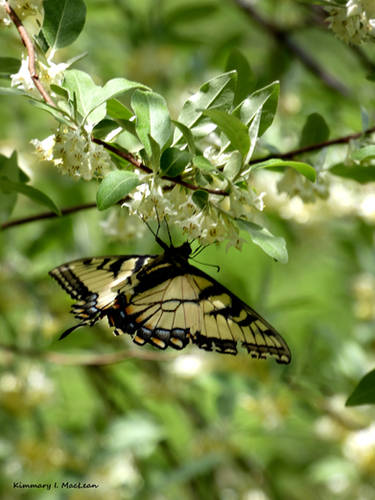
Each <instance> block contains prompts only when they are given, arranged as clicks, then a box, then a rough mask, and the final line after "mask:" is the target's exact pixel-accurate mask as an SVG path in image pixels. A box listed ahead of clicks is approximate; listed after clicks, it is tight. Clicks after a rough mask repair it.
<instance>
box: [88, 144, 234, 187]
mask: <svg viewBox="0 0 375 500" xmlns="http://www.w3.org/2000/svg"><path fill="white" fill-rule="evenodd" d="M92 141H93V142H95V143H96V144H100V145H101V146H103V148H105V149H107V150H108V151H111V152H112V153H114V154H115V155H117V156H120V158H123V159H124V160H126V161H128V162H129V163H131V164H132V165H133V166H134V167H136V168H139V169H140V170H142V171H143V172H145V173H146V174H152V173H153V170H152V169H151V168H150V167H147V165H144V164H143V163H142V162H140V161H139V160H137V159H136V158H135V157H134V156H133V155H132V154H130V153H127V152H126V151H123V150H121V149H119V148H116V146H114V145H113V144H109V143H108V142H105V141H102V140H101V139H97V138H95V137H92ZM161 179H164V180H166V181H170V182H173V183H174V184H180V185H181V186H184V187H186V188H188V189H191V190H192V191H198V189H199V190H201V191H206V192H207V193H210V194H216V195H219V196H228V192H227V191H224V190H222V189H209V188H205V187H202V186H196V185H194V184H191V183H190V182H186V181H184V180H183V179H181V177H179V176H177V177H169V175H162V176H161Z"/></svg>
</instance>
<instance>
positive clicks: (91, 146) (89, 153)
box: [31, 125, 113, 181]
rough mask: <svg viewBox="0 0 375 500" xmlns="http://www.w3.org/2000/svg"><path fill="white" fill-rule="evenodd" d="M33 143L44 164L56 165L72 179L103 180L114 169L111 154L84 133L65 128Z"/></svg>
mask: <svg viewBox="0 0 375 500" xmlns="http://www.w3.org/2000/svg"><path fill="white" fill-rule="evenodd" d="M31 142H32V144H33V145H34V147H35V149H36V152H37V154H38V155H39V157H40V158H41V159H42V160H46V161H52V162H53V163H54V165H56V166H57V167H58V168H59V169H60V171H61V172H62V173H63V174H66V175H70V176H72V177H82V178H83V179H84V180H86V181H88V180H91V179H93V178H99V179H100V178H102V177H103V176H104V175H105V174H106V173H107V172H109V171H110V170H111V169H112V168H113V165H112V161H111V157H110V155H109V153H108V152H107V151H106V150H105V149H104V148H103V146H101V145H99V144H95V143H94V142H92V141H91V140H90V137H89V136H88V134H86V132H85V131H84V130H82V129H72V128H69V127H67V126H65V125H62V126H60V128H59V130H58V132H57V133H56V134H55V135H52V136H49V137H47V138H46V139H44V140H43V141H38V140H37V139H33V140H32V141H31Z"/></svg>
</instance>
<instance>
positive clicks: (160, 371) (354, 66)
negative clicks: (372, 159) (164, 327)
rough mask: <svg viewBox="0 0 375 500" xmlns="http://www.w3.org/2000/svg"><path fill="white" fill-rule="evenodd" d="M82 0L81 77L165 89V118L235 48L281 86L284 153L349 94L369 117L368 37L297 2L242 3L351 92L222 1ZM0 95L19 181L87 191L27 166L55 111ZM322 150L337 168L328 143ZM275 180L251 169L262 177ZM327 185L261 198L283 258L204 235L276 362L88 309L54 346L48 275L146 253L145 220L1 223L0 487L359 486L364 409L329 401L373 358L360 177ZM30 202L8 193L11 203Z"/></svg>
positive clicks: (368, 462)
mask: <svg viewBox="0 0 375 500" xmlns="http://www.w3.org/2000/svg"><path fill="white" fill-rule="evenodd" d="M86 3H87V8H88V12H87V20H86V27H85V29H84V31H83V33H82V35H81V36H80V38H79V40H78V42H77V43H76V44H75V45H74V46H73V48H69V49H67V53H66V59H67V58H71V57H73V56H75V55H78V54H80V53H82V52H85V51H87V56H86V57H85V58H84V59H82V60H80V61H79V63H77V66H78V67H79V68H81V69H84V70H86V71H88V72H90V73H91V74H93V75H94V78H95V79H96V80H97V82H98V83H103V82H104V81H106V80H108V79H110V78H113V77H116V76H124V77H126V78H129V79H132V80H136V81H140V82H142V83H144V84H146V85H149V86H151V87H153V88H154V89H155V90H156V91H159V92H162V93H163V95H165V96H166V98H167V100H168V103H169V106H170V108H171V112H172V114H173V113H174V112H175V111H176V110H178V109H179V108H180V105H181V103H182V102H183V101H184V99H185V98H186V96H187V95H189V93H190V92H191V91H192V90H195V89H196V88H197V87H198V86H199V84H200V83H201V82H202V81H204V80H206V79H207V78H208V77H210V76H213V75H215V74H217V73H218V72H221V71H223V70H224V69H225V65H226V60H227V57H228V54H229V52H230V50H231V49H232V48H234V47H235V48H239V49H241V51H242V52H243V53H244V54H245V55H246V57H247V59H248V60H249V61H250V64H251V67H252V70H253V73H254V81H256V87H259V86H261V85H262V84H267V83H269V82H270V81H272V80H274V79H279V80H280V82H281V95H280V103H279V110H278V115H277V119H276V123H275V124H274V125H273V126H272V127H271V129H270V130H269V131H267V135H266V142H267V141H268V143H272V144H277V145H278V148H279V149H280V150H281V151H287V150H289V149H292V148H296V147H298V145H299V144H300V143H301V139H300V135H301V133H302V130H303V127H304V124H305V122H306V118H307V117H308V116H309V115H310V114H311V113H319V114H320V115H322V116H323V117H324V120H325V122H326V123H327V124H328V126H329V129H330V137H331V138H332V137H338V136H340V135H344V134H349V133H353V132H355V131H358V130H360V128H361V108H362V109H366V110H367V115H368V120H369V122H370V124H371V123H373V118H374V112H373V109H374V97H373V96H374V83H373V82H372V81H370V80H366V75H367V74H368V73H369V67H368V62H369V61H371V60H373V61H375V49H374V46H371V45H369V46H367V45H365V46H363V47H362V48H361V54H362V56H363V57H359V55H358V53H356V52H355V51H354V50H353V49H351V48H350V47H346V46H344V45H343V44H341V43H340V42H338V41H337V40H336V39H334V37H333V35H332V34H331V33H329V32H328V31H327V30H326V28H325V26H324V25H322V24H320V23H319V22H317V20H316V19H317V13H318V14H319V11H318V10H317V8H316V6H314V5H312V4H306V5H305V4H304V3H303V2H297V1H292V0H282V1H277V0H263V1H262V2H258V3H256V7H257V9H259V11H260V12H261V13H262V15H264V16H268V17H269V18H272V20H273V21H274V22H277V23H278V25H279V26H281V27H282V28H283V29H285V30H287V33H288V34H290V36H291V37H293V40H294V41H295V43H298V44H300V46H302V47H304V49H305V50H306V51H307V52H309V53H310V54H311V55H313V56H314V58H316V59H317V61H318V62H319V64H321V65H322V67H323V68H324V70H325V71H327V72H328V73H330V74H331V75H334V76H335V77H336V78H337V79H338V80H339V81H340V82H341V83H342V84H344V85H345V87H346V88H347V89H349V95H345V96H343V95H341V94H340V93H339V92H336V91H335V90H334V89H332V88H328V87H327V86H326V85H325V84H324V83H323V82H322V81H321V80H319V79H318V78H317V77H316V76H315V75H313V74H311V73H310V72H309V71H308V70H307V69H306V68H305V67H304V66H303V65H302V64H301V61H299V60H297V59H296V58H295V56H293V54H291V53H290V52H288V51H287V50H286V49H285V47H284V46H283V45H282V44H278V43H275V40H274V39H273V38H272V37H271V36H270V33H268V32H267V31H265V30H264V29H262V28H260V27H259V26H258V25H257V24H256V23H254V22H253V21H252V20H251V19H250V18H249V17H248V16H247V15H246V14H245V13H244V12H243V11H242V10H240V9H239V8H238V5H237V4H236V2H235V1H231V0H228V1H226V2H221V1H219V0H210V1H207V2H198V1H196V2H194V3H191V2H188V1H187V0H164V1H163V0H137V1H135V0H132V1H125V0H112V1H108V0H106V1H103V0H87V2H86ZM13 36H14V38H13V39H12V40H11V43H9V40H10V39H9V33H6V34H4V33H3V32H2V31H0V43H1V44H6V45H5V46H6V52H7V54H6V55H7V56H9V57H19V51H20V42H19V40H18V38H17V36H16V34H15V33H14V35H13ZM3 46H4V45H3ZM68 50H69V52H68ZM72 51H73V52H74V53H72ZM364 60H366V61H367V63H366V65H364V62H363V61H364ZM0 100H1V104H2V105H1V108H0V113H1V120H0V130H1V134H0V137H1V142H0V146H1V148H2V151H3V152H4V153H6V154H9V153H10V152H11V150H13V149H17V150H18V151H20V153H21V161H20V163H21V166H22V168H23V169H24V170H25V172H26V173H27V174H28V175H29V176H30V177H32V179H33V185H35V186H36V187H38V188H39V189H41V190H42V191H43V192H47V193H49V194H50V196H51V198H52V199H53V200H54V201H55V203H56V204H57V205H58V206H59V207H67V206H71V205H77V204H79V203H85V202H90V201H93V200H94V198H95V191H96V185H95V183H94V182H92V183H84V182H80V183H78V182H75V181H74V180H72V179H71V178H67V177H62V176H60V175H59V174H58V173H57V172H56V171H55V170H54V169H53V168H52V167H50V166H46V165H42V164H41V165H36V164H35V158H34V157H33V156H32V148H31V146H30V145H29V141H30V140H31V139H32V138H34V137H38V138H39V139H42V138H44V137H45V136H47V135H49V134H50V133H51V132H50V131H51V128H52V127H53V122H52V120H51V121H49V120H50V118H46V115H45V114H42V113H41V111H40V110H38V109H34V108H32V107H31V106H29V105H28V104H27V102H26V101H23V100H16V99H13V100H12V101H10V99H9V98H8V97H6V96H5V97H4V96H0ZM10 102H11V106H10V105H9V103H10ZM362 116H363V114H362ZM308 142H309V141H308V138H306V137H304V142H303V143H304V144H306V143H308ZM315 154H316V153H315ZM327 156H328V157H330V158H331V159H333V160H334V163H339V162H340V161H342V159H343V152H342V149H340V147H337V148H335V149H330V150H329V151H328V152H327ZM257 175H258V174H257ZM278 175H279V174H277V173H270V172H267V173H266V174H265V173H260V174H259V179H257V183H258V185H259V189H261V186H262V183H263V184H266V185H267V186H268V187H269V186H270V185H273V184H275V182H276V181H277V179H278V178H279V177H278ZM331 182H332V185H331V197H330V198H329V199H328V200H327V201H322V200H320V201H319V202H316V203H315V204H303V203H302V202H301V201H300V200H299V199H296V198H293V199H292V200H290V199H289V198H288V197H287V196H286V195H285V194H283V195H276V194H274V195H272V194H269V195H268V196H267V197H266V205H267V209H266V212H267V215H268V217H269V225H270V226H271V229H272V230H273V232H274V234H280V235H282V236H284V237H285V238H286V240H287V243H288V249H289V263H288V264H286V265H281V264H278V263H275V262H272V260H271V259H270V258H269V257H267V256H265V255H264V254H263V253H262V252H261V250H259V249H258V248H257V247H255V246H254V245H250V244H249V245H245V246H244V249H243V251H242V252H238V251H237V250H234V249H231V250H229V251H228V252H226V251H225V248H222V247H220V248H219V247H210V248H208V249H207V250H206V251H205V252H204V253H203V254H202V256H201V260H202V262H205V263H215V264H219V265H220V268H221V272H220V275H219V280H220V281H221V282H222V283H223V284H225V285H226V286H228V287H229V288H230V289H231V290H233V291H234V292H236V293H238V295H240V296H241V297H242V298H243V299H244V300H245V301H246V302H248V303H250V304H251V305H252V307H254V308H255V309H257V310H259V311H260V312H262V314H264V316H265V317H266V318H267V319H269V321H270V322H271V323H272V324H274V325H275V326H276V327H277V329H278V330H280V332H282V334H283V336H284V337H285V338H286V340H287V341H288V343H289V345H290V347H291V350H292V354H293V361H292V364H291V365H290V366H287V367H283V366H279V365H276V364H275V363H273V362H272V361H269V362H255V361H252V360H250V359H248V358H247V357H246V356H237V357H233V358H232V357H230V356H221V355H219V354H214V353H205V352H200V351H198V349H197V348H195V347H189V348H187V349H186V350H185V351H184V352H183V353H181V354H177V353H175V352H165V353H164V352H159V351H157V352H155V350H152V348H147V347H145V348H137V347H132V344H131V343H130V344H129V339H128V338H125V337H124V338H120V337H119V338H115V337H113V336H112V334H111V332H110V330H109V329H108V328H107V326H106V325H104V324H103V325H99V326H97V327H94V328H92V329H89V328H86V329H83V330H81V331H79V332H76V333H75V334H72V335H71V336H70V337H69V338H67V339H66V340H65V341H63V342H61V343H59V342H58V341H57V338H58V335H59V334H60V333H61V332H62V331H63V330H64V329H65V328H67V327H68V326H70V324H72V318H70V317H69V314H68V309H69V302H70V301H69V299H68V298H67V297H66V296H65V294H64V293H63V292H62V291H61V290H60V289H58V288H57V286H56V285H55V284H54V283H53V282H52V281H51V280H50V279H49V278H48V277H47V273H48V271H49V270H50V269H51V268H53V267H55V266H56V265H58V264H61V263H63V262H65V261H68V260H71V259H73V258H78V257H82V256H90V255H104V254H114V253H123V254H125V253H152V252H155V253H157V252H159V250H158V248H157V246H156V245H155V242H154V240H153V237H152V235H151V234H148V233H144V234H143V236H142V238H139V239H135V240H129V241H126V242H119V241H115V240H113V239H111V238H109V237H108V235H106V234H105V233H104V232H103V229H102V226H101V223H102V221H103V218H106V217H108V216H109V213H110V210H109V211H107V212H104V215H103V214H102V213H99V212H98V211H96V210H87V211H82V212H79V213H77V214H73V215H70V216H66V217H62V218H56V219H51V220H42V221H38V222H34V223H31V224H27V225H21V226H18V227H14V228H9V229H8V230H6V231H3V232H1V233H0V256H1V261H0V296H1V300H0V343H1V350H0V366H1V373H0V401H1V408H0V424H1V429H2V433H1V437H0V495H1V498H2V499H4V500H17V499H21V498H22V499H38V500H39V499H41V500H44V499H47V498H48V499H59V500H60V499H68V498H69V499H72V500H85V499H91V498H104V497H107V496H108V497H110V498H111V499H112V500H116V499H142V500H143V499H148V498H150V499H160V500H162V499H176V498H178V499H182V500H184V499H189V500H190V499H196V498H199V499H204V500H210V499H215V500H216V499H218V500H219V499H220V500H237V499H241V500H242V499H244V500H267V499H269V500H274V499H275V500H278V499H280V500H283V499H288V500H300V499H301V498H304V499H305V500H315V499H317V498H319V499H332V498H334V499H335V498H337V499H340V500H341V499H342V500H352V499H363V500H367V499H368V500H371V499H372V498H374V488H375V481H374V477H375V474H374V473H375V427H374V425H373V424H372V425H371V423H372V421H373V418H374V416H375V413H374V409H373V408H372V407H357V408H347V407H345V401H346V399H347V397H348V395H349V394H350V393H351V392H352V390H353V389H354V387H355V385H356V383H357V381H358V379H359V378H360V377H361V376H362V375H364V374H365V373H366V372H367V371H369V370H370V369H372V368H373V366H374V360H375V342H374V338H375V337H374V326H375V292H374V289H375V285H374V283H375V261H374V222H375V209H374V194H373V185H372V184H371V183H369V184H366V185H361V184H356V183H355V182H354V181H352V180H343V179H341V178H337V179H336V180H335V179H333V180H332V181H331ZM267 191H269V189H267ZM275 193H276V190H275ZM111 210H113V209H111ZM39 211H40V207H38V206H37V205H35V204H34V203H33V202H32V201H31V200H28V199H26V198H24V197H22V195H20V196H19V197H18V201H17V206H16V209H15V211H14V213H13V217H14V218H17V217H23V216H26V215H27V216H28V215H32V214H35V213H39ZM196 265H197V266H200V267H202V269H205V271H206V272H209V273H212V274H213V273H214V272H215V271H214V270H212V269H210V268H207V266H204V265H202V264H196ZM245 270H246V271H245ZM215 276H216V275H215ZM126 349H131V351H130V353H131V354H132V356H134V357H132V358H130V357H129V358H128V359H125V360H123V361H121V362H118V363H114V364H110V365H104V366H101V365H90V364H84V362H83V358H82V356H85V355H87V353H89V356H91V358H92V357H97V356H99V355H105V354H108V353H116V352H118V351H122V350H126ZM91 358H90V359H91ZM85 359H86V362H87V359H89V358H85ZM17 481H19V482H21V483H26V484H29V483H38V484H43V483H46V484H48V483H51V484H52V485H53V484H54V483H55V482H56V483H58V484H61V483H62V482H67V481H68V482H70V483H71V484H74V483H79V482H81V483H86V484H94V483H96V484H98V485H99V487H98V488H97V489H95V488H89V489H88V488H86V489H79V488H57V489H54V488H53V486H52V489H51V491H46V490H43V489H38V490H37V489H24V490H23V489H21V488H14V487H13V482H17Z"/></svg>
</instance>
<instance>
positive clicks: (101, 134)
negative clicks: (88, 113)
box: [92, 118, 120, 139]
mask: <svg viewBox="0 0 375 500" xmlns="http://www.w3.org/2000/svg"><path fill="white" fill-rule="evenodd" d="M119 128H120V127H119V125H118V123H117V122H115V121H113V120H108V119H107V118H105V119H104V120H102V121H101V122H99V123H98V124H97V125H95V127H94V129H93V131H92V133H93V136H94V137H96V138H97V139H104V138H105V137H107V135H108V134H110V133H111V132H113V131H114V130H116V129H119Z"/></svg>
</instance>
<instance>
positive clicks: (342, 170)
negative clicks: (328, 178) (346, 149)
mask: <svg viewBox="0 0 375 500" xmlns="http://www.w3.org/2000/svg"><path fill="white" fill-rule="evenodd" d="M329 173H330V174H333V175H337V176H338V177H344V178H345V179H351V180H353V181H356V182H359V183H360V184H366V183H368V182H375V166H374V167H372V166H369V167H362V166H360V165H355V166H351V167H348V166H347V165H343V164H342V163H338V164H337V165H334V166H333V167H331V168H330V169H329Z"/></svg>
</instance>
